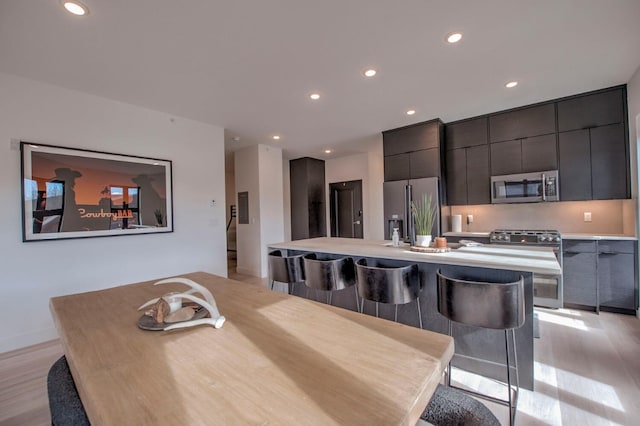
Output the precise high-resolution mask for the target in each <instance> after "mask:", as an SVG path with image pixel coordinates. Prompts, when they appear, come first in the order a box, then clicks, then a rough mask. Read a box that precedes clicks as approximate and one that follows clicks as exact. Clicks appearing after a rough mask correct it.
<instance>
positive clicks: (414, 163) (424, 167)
mask: <svg viewBox="0 0 640 426" xmlns="http://www.w3.org/2000/svg"><path fill="white" fill-rule="evenodd" d="M409 170H410V173H411V179H419V178H426V177H440V176H441V173H440V149H439V148H431V149H423V150H421V151H414V152H410V153H409Z"/></svg>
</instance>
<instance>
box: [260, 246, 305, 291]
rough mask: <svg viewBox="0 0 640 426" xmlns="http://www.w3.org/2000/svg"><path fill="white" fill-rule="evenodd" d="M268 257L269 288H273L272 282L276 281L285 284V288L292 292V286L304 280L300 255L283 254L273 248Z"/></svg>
mask: <svg viewBox="0 0 640 426" xmlns="http://www.w3.org/2000/svg"><path fill="white" fill-rule="evenodd" d="M268 257H269V277H270V278H271V290H273V284H274V283H275V282H276V281H278V282H281V283H285V284H287V287H288V289H287V290H288V292H289V294H292V293H293V286H294V285H295V284H296V283H300V282H303V281H304V267H303V265H302V255H301V254H300V255H296V256H283V255H282V252H281V251H280V250H275V251H272V252H271V253H269V256H268Z"/></svg>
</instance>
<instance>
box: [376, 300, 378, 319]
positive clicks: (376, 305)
mask: <svg viewBox="0 0 640 426" xmlns="http://www.w3.org/2000/svg"><path fill="white" fill-rule="evenodd" d="M376 318H378V302H376Z"/></svg>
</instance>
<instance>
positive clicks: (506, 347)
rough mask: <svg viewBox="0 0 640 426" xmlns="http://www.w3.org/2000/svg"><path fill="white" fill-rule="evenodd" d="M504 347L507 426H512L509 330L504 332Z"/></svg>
mask: <svg viewBox="0 0 640 426" xmlns="http://www.w3.org/2000/svg"><path fill="white" fill-rule="evenodd" d="M504 347H505V352H506V354H507V386H508V390H509V426H513V402H512V400H511V364H510V363H509V330H505V331H504Z"/></svg>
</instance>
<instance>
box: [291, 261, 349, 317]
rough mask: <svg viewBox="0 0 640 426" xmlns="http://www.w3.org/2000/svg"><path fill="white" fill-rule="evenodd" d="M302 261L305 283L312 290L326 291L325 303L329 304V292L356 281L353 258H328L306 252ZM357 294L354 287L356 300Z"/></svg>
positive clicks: (343, 287) (346, 286) (341, 288)
mask: <svg viewBox="0 0 640 426" xmlns="http://www.w3.org/2000/svg"><path fill="white" fill-rule="evenodd" d="M302 259H303V261H304V271H305V282H304V283H305V284H306V286H307V287H308V288H310V289H313V290H322V291H326V292H327V304H329V305H330V304H331V292H333V291H336V290H343V289H345V288H349V287H351V286H353V285H354V284H355V283H356V273H355V268H354V266H353V259H352V258H350V257H343V258H340V259H330V258H328V257H326V256H323V255H319V254H316V253H307V254H305V255H304V256H303V257H302ZM357 300H358V294H357V289H356V302H357Z"/></svg>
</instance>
